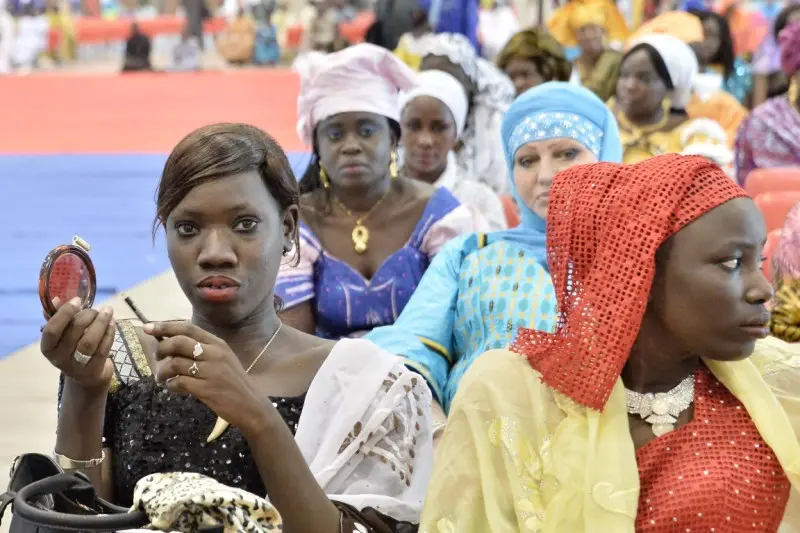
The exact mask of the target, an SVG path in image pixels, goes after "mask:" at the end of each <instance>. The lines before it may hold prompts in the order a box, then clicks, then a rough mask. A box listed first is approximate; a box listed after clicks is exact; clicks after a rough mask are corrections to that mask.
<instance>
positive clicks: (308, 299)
mask: <svg viewBox="0 0 800 533" xmlns="http://www.w3.org/2000/svg"><path fill="white" fill-rule="evenodd" d="M300 75H301V85H300V96H299V98H298V115H299V117H298V124H297V129H298V133H299V135H300V137H301V139H303V141H304V142H305V143H306V144H308V145H309V146H311V147H312V148H313V156H312V162H311V164H310V166H309V168H308V170H307V171H306V173H305V175H304V176H303V179H302V180H301V182H300V190H301V193H302V196H301V199H300V219H301V224H300V241H301V244H300V249H299V261H294V262H291V261H290V262H288V263H287V264H286V265H284V266H283V267H282V268H281V271H280V273H279V275H278V280H277V283H276V287H275V292H276V295H277V296H279V297H280V298H281V300H282V301H283V313H282V318H283V320H284V322H288V323H289V324H291V325H292V326H294V327H295V328H297V329H299V330H301V331H305V332H307V333H312V334H316V335H317V336H320V337H323V338H328V339H339V338H342V337H358V336H361V335H363V334H365V333H367V332H369V331H371V330H372V329H373V328H375V327H378V326H386V325H390V324H393V323H394V321H395V319H396V318H397V317H398V315H399V314H400V312H401V311H402V310H403V308H404V307H405V305H406V303H407V302H408V300H409V298H410V297H411V295H412V294H413V292H414V290H415V289H416V287H417V284H418V283H419V280H420V279H421V278H422V275H423V274H424V273H425V270H426V269H427V267H428V264H429V263H430V260H431V259H432V258H433V256H434V255H435V254H436V253H437V252H438V251H439V249H440V248H441V247H442V246H443V245H444V244H445V243H447V242H448V241H449V240H450V239H452V238H453V237H456V236H457V235H460V234H462V233H471V232H475V231H483V230H488V224H487V223H486V220H485V219H484V217H483V216H482V215H481V214H480V213H477V212H476V211H475V210H474V209H472V208H468V207H466V206H463V205H461V204H460V203H459V201H458V200H457V199H456V198H455V197H454V196H453V194H452V193H451V192H450V191H448V190H447V189H446V188H434V187H432V186H431V185H429V184H427V183H423V182H420V181H418V180H413V179H409V178H407V177H405V176H402V175H400V173H399V172H398V161H397V155H396V149H397V143H398V139H399V138H400V126H399V120H400V99H399V93H400V91H407V90H409V89H411V88H412V87H413V86H414V85H415V74H414V73H413V71H411V70H410V69H409V68H408V67H407V66H406V65H405V64H404V63H402V62H401V61H400V60H399V59H397V57H395V56H394V55H393V54H392V53H391V52H389V51H388V50H385V49H383V48H380V47H377V46H373V45H371V44H359V45H356V46H353V47H350V48H347V49H345V50H342V51H341V52H337V53H334V54H330V55H327V56H321V57H319V58H318V59H316V60H313V61H311V62H310V63H308V64H306V65H305V66H304V68H303V71H302V72H301V73H300Z"/></svg>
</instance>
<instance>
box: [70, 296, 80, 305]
mask: <svg viewBox="0 0 800 533" xmlns="http://www.w3.org/2000/svg"><path fill="white" fill-rule="evenodd" d="M69 303H70V304H72V305H74V306H75V307H80V306H81V299H80V298H79V297H77V296H76V297H75V298H73V299H72V300H70V301H69Z"/></svg>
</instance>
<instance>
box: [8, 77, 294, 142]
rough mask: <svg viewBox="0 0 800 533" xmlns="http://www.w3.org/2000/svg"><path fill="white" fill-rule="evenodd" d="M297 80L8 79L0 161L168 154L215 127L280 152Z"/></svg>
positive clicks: (289, 133) (290, 137)
mask: <svg viewBox="0 0 800 533" xmlns="http://www.w3.org/2000/svg"><path fill="white" fill-rule="evenodd" d="M299 86H300V84H299V79H298V77H297V75H296V74H295V73H293V72H291V71H290V70H288V69H242V70H231V71H218V72H214V71H205V72H199V73H163V74H159V73H141V74H139V73H133V74H125V75H120V74H113V75H93V76H89V75H74V74H72V75H71V74H35V75H32V76H23V77H7V78H4V79H3V83H2V84H0V101H3V102H7V103H8V105H6V106H4V109H3V121H4V123H5V124H7V125H9V127H5V128H0V153H4V154H15V155H18V154H54V153H55V154H63V153H85V154H98V153H168V152H169V151H170V150H172V148H173V147H174V146H175V144H177V142H178V141H179V140H180V139H181V138H183V137H184V136H185V135H186V134H188V133H189V132H190V131H192V130H193V129H195V128H198V127H200V126H203V125H206V124H211V123H214V122H248V123H251V124H254V125H256V126H259V127H261V128H263V129H265V130H266V131H267V132H269V133H270V134H272V135H273V136H274V137H275V138H276V139H277V140H278V142H279V143H281V145H282V146H283V148H284V150H287V151H305V150H307V148H306V147H305V146H304V145H303V144H302V143H301V142H300V139H299V138H298V137H297V133H296V132H295V124H296V123H297V92H298V89H299Z"/></svg>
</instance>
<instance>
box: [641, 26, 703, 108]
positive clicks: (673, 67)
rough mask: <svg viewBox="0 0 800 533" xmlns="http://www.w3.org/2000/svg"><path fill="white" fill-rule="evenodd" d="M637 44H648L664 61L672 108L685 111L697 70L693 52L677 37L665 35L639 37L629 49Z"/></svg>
mask: <svg viewBox="0 0 800 533" xmlns="http://www.w3.org/2000/svg"><path fill="white" fill-rule="evenodd" d="M638 44H649V45H650V46H652V47H653V48H655V50H656V52H658V55H659V56H661V59H663V60H664V65H666V67H667V72H669V77H670V78H671V79H672V86H673V87H674V89H673V90H672V91H670V94H669V97H670V99H671V100H672V107H673V108H675V109H686V106H687V105H688V104H689V100H690V99H691V97H692V87H693V85H694V81H695V77H696V76H697V73H698V70H699V68H698V65H697V56H695V54H694V50H692V49H691V47H690V46H689V45H688V44H686V43H684V42H683V41H681V40H680V39H678V38H677V37H673V36H672V35H667V34H665V33H654V34H651V35H646V36H644V37H640V38H638V39H636V40H635V41H633V42H632V43H631V44H630V48H633V47H634V46H636V45H638Z"/></svg>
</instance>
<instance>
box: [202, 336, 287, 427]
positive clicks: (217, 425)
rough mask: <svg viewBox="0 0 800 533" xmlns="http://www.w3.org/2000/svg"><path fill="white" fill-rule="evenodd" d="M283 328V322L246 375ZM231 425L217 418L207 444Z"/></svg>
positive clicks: (246, 371) (246, 372)
mask: <svg viewBox="0 0 800 533" xmlns="http://www.w3.org/2000/svg"><path fill="white" fill-rule="evenodd" d="M282 327H283V322H281V323H280V324H279V325H278V329H276V330H275V333H273V334H272V337H270V338H269V340H268V341H267V344H265V345H264V347H263V348H261V351H260V352H259V354H258V355H257V356H256V358H255V359H253V362H252V363H250V366H248V367H247V370H245V371H244V373H245V374H249V373H250V371H251V370H253V367H254V366H256V363H258V360H259V359H261V356H262V355H264V353H265V352H266V351H267V348H269V347H270V345H271V344H272V341H274V340H275V337H277V336H278V332H280V330H281V328H282ZM229 425H230V424H228V421H227V420H224V419H222V418H220V417H217V423H216V424H214V429H212V430H211V434H210V435H209V436H208V438H207V439H206V442H214V441H215V440H217V439H218V438H219V436H220V435H222V434H223V433H225V430H226V429H228V426H229Z"/></svg>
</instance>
